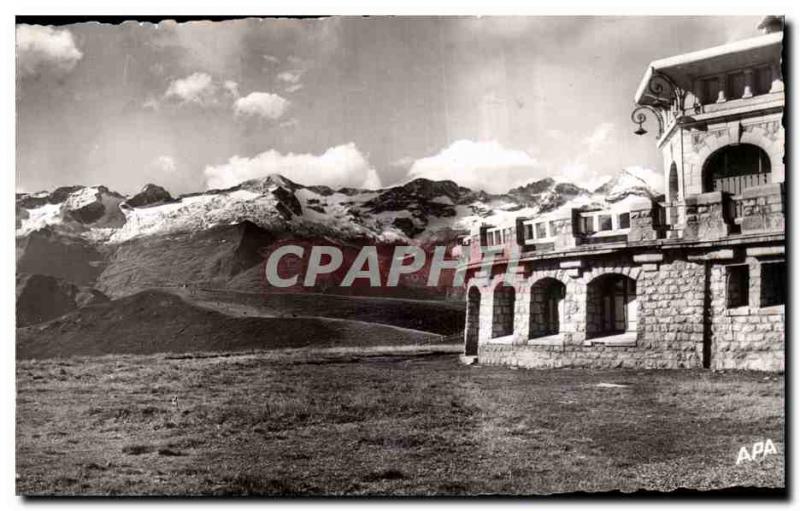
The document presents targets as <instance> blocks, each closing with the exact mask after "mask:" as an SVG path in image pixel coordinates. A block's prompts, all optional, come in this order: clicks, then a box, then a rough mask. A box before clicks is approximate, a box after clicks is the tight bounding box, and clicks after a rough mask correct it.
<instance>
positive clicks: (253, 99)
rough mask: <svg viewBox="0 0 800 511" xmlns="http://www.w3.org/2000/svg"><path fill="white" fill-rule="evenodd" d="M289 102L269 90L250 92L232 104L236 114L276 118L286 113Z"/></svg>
mask: <svg viewBox="0 0 800 511" xmlns="http://www.w3.org/2000/svg"><path fill="white" fill-rule="evenodd" d="M289 104H290V103H289V101H288V100H287V99H285V98H282V97H281V96H279V95H277V94H272V93H271V92H251V93H250V94H248V95H247V96H245V97H243V98H239V99H237V100H236V102H235V103H234V104H233V110H234V112H235V113H236V115H237V116H242V117H248V116H254V117H262V118H264V119H271V120H276V119H280V118H281V116H283V114H284V113H286V109H287V108H289Z"/></svg>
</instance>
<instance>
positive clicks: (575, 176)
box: [552, 160, 612, 191]
mask: <svg viewBox="0 0 800 511" xmlns="http://www.w3.org/2000/svg"><path fill="white" fill-rule="evenodd" d="M552 177H553V179H554V180H556V181H558V182H564V183H572V184H574V185H577V186H580V187H581V188H586V189H587V190H590V191H593V190H595V189H597V188H598V187H600V186H601V185H603V184H604V183H605V182H606V181H608V180H609V179H611V177H612V175H611V174H609V173H607V172H602V173H601V172H599V171H598V170H597V169H594V168H591V167H589V165H588V164H586V163H585V162H584V161H581V160H572V161H570V162H568V163H566V164H564V165H562V166H561V168H559V170H558V172H557V173H556V174H555V175H553V176H552Z"/></svg>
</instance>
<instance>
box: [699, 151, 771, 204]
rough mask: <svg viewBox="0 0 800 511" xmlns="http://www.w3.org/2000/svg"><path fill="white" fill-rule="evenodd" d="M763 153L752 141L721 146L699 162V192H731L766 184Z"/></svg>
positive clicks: (766, 160)
mask: <svg viewBox="0 0 800 511" xmlns="http://www.w3.org/2000/svg"><path fill="white" fill-rule="evenodd" d="M770 171H771V169H770V162H769V156H767V153H766V152H765V151H764V150H763V149H761V148H760V147H758V146H755V145H752V144H739V145H734V146H725V147H723V148H722V149H719V150H717V151H716V152H714V153H713V154H711V156H709V157H708V159H707V160H706V162H705V164H704V165H703V192H728V193H732V194H735V195H738V194H740V193H742V190H744V189H745V188H751V187H753V186H759V185H764V184H767V183H769V180H770Z"/></svg>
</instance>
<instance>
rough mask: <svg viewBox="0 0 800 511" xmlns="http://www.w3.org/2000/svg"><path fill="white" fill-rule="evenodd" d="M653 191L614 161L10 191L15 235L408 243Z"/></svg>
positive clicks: (653, 193) (115, 239)
mask: <svg viewBox="0 0 800 511" xmlns="http://www.w3.org/2000/svg"><path fill="white" fill-rule="evenodd" d="M658 195H659V194H658V193H657V192H656V191H655V190H653V189H652V188H651V187H650V186H649V185H648V184H647V183H646V182H644V181H643V180H642V179H640V178H638V177H636V176H634V175H633V174H631V173H628V172H627V171H625V170H623V171H622V172H620V173H619V174H618V175H617V176H614V177H612V178H610V179H609V180H608V181H607V182H606V183H604V184H603V185H602V186H600V187H598V188H597V189H595V190H593V191H591V190H588V189H586V188H582V187H580V186H577V185H575V184H572V183H566V182H558V181H556V180H554V179H553V178H549V177H548V178H544V179H540V180H536V181H531V182H529V183H527V184H525V185H522V186H518V187H515V188H512V189H510V190H509V191H508V192H506V193H504V194H490V193H487V192H484V191H480V190H472V189H470V188H466V187H463V186H460V185H458V184H457V183H455V182H454V181H450V180H442V181H435V180H430V179H427V178H416V179H413V180H410V181H408V182H406V183H402V184H398V185H395V186H390V187H385V188H381V189H377V190H366V189H357V188H346V187H343V188H339V189H334V188H331V187H328V186H322V185H303V184H299V183H296V182H294V181H292V180H290V179H288V178H286V177H285V176H282V175H280V174H270V175H267V176H264V177H262V178H258V179H251V180H248V181H244V182H242V183H239V184H237V185H235V186H233V187H230V188H226V189H214V190H206V191H204V192H192V193H187V194H182V195H178V196H174V197H173V196H172V195H171V194H170V193H169V192H168V191H167V190H166V189H164V188H163V187H161V186H158V185H156V184H152V183H148V184H147V185H145V186H144V187H143V188H142V190H141V191H140V192H138V193H136V194H133V195H131V196H125V195H123V194H120V193H117V192H114V191H112V190H110V189H109V188H107V187H105V186H103V185H97V186H80V185H73V186H68V187H59V188H56V189H55V190H53V191H52V192H37V193H32V194H27V193H18V194H17V195H16V199H17V200H16V206H17V207H16V211H17V232H16V234H17V237H18V238H20V237H26V236H28V235H30V234H31V233H33V232H35V231H37V230H39V229H42V228H45V227H46V228H48V229H51V230H54V231H56V232H58V233H59V234H62V235H65V236H73V237H78V238H83V239H86V240H89V241H91V242H94V243H100V244H118V243H122V242H125V241H128V240H130V239H134V238H139V237H147V236H152V235H160V234H168V233H175V232H195V231H200V230H205V229H209V228H211V227H214V226H217V225H233V224H236V223H240V222H244V221H248V222H252V223H253V224H255V225H257V226H259V227H260V228H263V229H266V230H269V231H273V232H278V233H281V232H283V233H294V234H297V235H302V236H313V237H319V236H323V237H325V236H327V237H333V238H339V239H344V240H361V239H367V240H373V241H375V242H407V241H410V240H414V239H417V238H420V237H421V238H428V237H432V236H435V235H436V232H437V231H440V230H452V231H457V232H469V230H470V229H471V228H472V227H474V226H475V225H476V224H480V223H501V222H504V221H507V220H509V219H510V218H511V217H514V216H534V215H538V214H543V213H552V212H557V211H558V210H560V209H562V208H569V207H578V208H585V207H604V206H606V205H609V204H614V203H617V202H620V201H624V200H626V199H628V198H631V197H633V198H636V197H647V198H650V199H655V198H657V197H658Z"/></svg>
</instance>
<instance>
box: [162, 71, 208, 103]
mask: <svg viewBox="0 0 800 511" xmlns="http://www.w3.org/2000/svg"><path fill="white" fill-rule="evenodd" d="M216 92H217V86H216V84H215V83H214V80H213V79H212V78H211V75H209V74H208V73H192V74H190V75H189V76H187V77H186V78H179V79H177V80H173V81H171V82H170V84H169V87H167V92H165V93H164V97H165V98H167V99H175V100H178V101H180V102H181V103H196V104H208V103H213V102H215V101H216V98H215V95H216Z"/></svg>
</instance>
